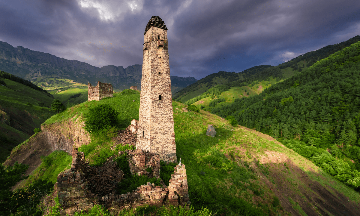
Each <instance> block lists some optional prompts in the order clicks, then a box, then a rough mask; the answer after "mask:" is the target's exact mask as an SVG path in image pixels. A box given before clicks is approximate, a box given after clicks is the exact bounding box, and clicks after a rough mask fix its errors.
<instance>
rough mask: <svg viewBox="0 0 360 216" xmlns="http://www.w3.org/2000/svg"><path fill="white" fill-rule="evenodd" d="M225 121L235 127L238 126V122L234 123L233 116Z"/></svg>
mask: <svg viewBox="0 0 360 216" xmlns="http://www.w3.org/2000/svg"><path fill="white" fill-rule="evenodd" d="M225 119H226V120H229V121H230V124H231V125H232V126H233V127H235V126H236V125H238V122H237V121H236V119H235V117H234V116H228V117H226V118H225Z"/></svg>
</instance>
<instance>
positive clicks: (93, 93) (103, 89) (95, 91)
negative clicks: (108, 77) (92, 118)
mask: <svg viewBox="0 0 360 216" xmlns="http://www.w3.org/2000/svg"><path fill="white" fill-rule="evenodd" d="M112 96H113V87H112V85H111V84H110V83H102V82H100V81H98V83H97V85H96V86H92V85H91V83H88V101H92V100H96V101H99V100H101V99H103V98H106V97H112Z"/></svg>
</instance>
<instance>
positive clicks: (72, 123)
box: [41, 116, 91, 155]
mask: <svg viewBox="0 0 360 216" xmlns="http://www.w3.org/2000/svg"><path fill="white" fill-rule="evenodd" d="M84 127H85V122H84V121H83V120H82V117H81V116H79V117H78V118H77V119H76V120H75V117H74V118H72V119H69V120H67V121H65V122H61V123H54V124H50V125H46V126H44V125H41V130H42V133H43V134H44V139H46V142H48V143H50V146H51V148H52V149H51V150H52V151H55V150H63V151H66V152H67V153H69V154H70V155H71V154H72V150H73V147H75V148H79V147H80V146H82V145H87V144H89V143H90V142H91V139H90V134H89V132H87V131H86V130H85V129H84Z"/></svg>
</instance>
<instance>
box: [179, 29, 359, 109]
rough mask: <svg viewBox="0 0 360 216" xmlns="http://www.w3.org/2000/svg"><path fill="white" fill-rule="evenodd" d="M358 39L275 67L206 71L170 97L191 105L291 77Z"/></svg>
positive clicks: (329, 46)
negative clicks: (205, 73) (201, 76)
mask: <svg viewBox="0 0 360 216" xmlns="http://www.w3.org/2000/svg"><path fill="white" fill-rule="evenodd" d="M358 41H360V36H359V35H357V36H355V37H353V38H351V39H349V40H347V41H344V42H341V43H339V44H334V45H328V46H326V47H323V48H321V49H318V50H316V51H312V52H308V53H305V54H303V55H300V56H298V57H296V58H294V59H292V60H290V61H288V62H285V63H282V64H280V65H278V66H271V65H260V66H255V67H252V68H249V69H247V70H244V71H243V72H239V73H235V72H224V71H220V72H218V73H214V74H210V75H209V76H207V77H205V78H203V79H200V80H199V81H197V82H196V83H193V84H191V85H189V86H187V87H185V88H183V89H181V90H180V91H178V92H176V93H175V94H173V99H174V100H176V101H180V102H182V103H186V104H192V103H195V102H196V101H198V100H200V99H202V98H204V97H206V96H207V95H214V96H219V95H220V94H221V93H222V92H225V91H228V90H229V89H231V88H233V87H241V86H247V85H250V84H251V83H254V82H255V83H259V82H261V81H264V80H269V79H271V78H273V79H275V80H276V82H279V81H280V80H281V79H284V80H285V79H287V78H289V77H291V76H294V75H295V74H298V73H300V72H302V71H303V70H304V69H306V68H308V67H310V66H312V65H313V64H314V63H316V62H317V61H318V60H321V59H324V58H326V57H328V56H330V55H331V54H334V53H335V52H337V51H340V50H342V49H343V48H345V47H348V46H350V45H351V44H353V43H356V42H358Z"/></svg>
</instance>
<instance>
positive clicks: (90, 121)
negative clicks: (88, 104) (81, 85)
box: [85, 104, 119, 133]
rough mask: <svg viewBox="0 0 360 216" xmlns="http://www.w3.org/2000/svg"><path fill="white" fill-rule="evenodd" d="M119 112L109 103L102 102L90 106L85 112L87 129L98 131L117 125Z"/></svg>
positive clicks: (93, 131) (90, 131)
mask: <svg viewBox="0 0 360 216" xmlns="http://www.w3.org/2000/svg"><path fill="white" fill-rule="evenodd" d="M118 115H119V113H118V112H117V111H116V110H115V109H114V108H112V107H111V106H110V105H109V104H101V105H99V106H96V107H94V108H90V109H89V112H88V113H87V114H85V118H86V120H85V130H86V131H88V132H89V133H97V132H100V131H101V130H103V129H107V128H110V127H114V126H117V124H118V118H117V117H118Z"/></svg>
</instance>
